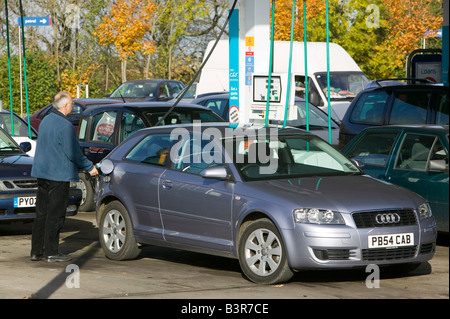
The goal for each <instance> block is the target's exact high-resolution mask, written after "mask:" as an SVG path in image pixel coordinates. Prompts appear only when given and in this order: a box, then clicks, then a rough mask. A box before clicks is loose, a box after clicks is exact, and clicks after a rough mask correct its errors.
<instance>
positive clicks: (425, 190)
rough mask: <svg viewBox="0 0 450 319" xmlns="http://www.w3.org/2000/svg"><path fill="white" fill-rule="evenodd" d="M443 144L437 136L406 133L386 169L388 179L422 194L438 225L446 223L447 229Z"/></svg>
mask: <svg viewBox="0 0 450 319" xmlns="http://www.w3.org/2000/svg"><path fill="white" fill-rule="evenodd" d="M444 145H445V144H444V143H443V141H442V140H441V139H440V138H439V136H436V135H428V134H417V133H409V134H406V135H405V136H404V138H403V140H402V144H401V145H400V149H399V151H398V156H397V159H396V161H395V164H394V165H393V168H390V169H389V171H388V172H387V176H388V177H387V181H389V182H391V183H394V184H396V185H400V186H403V187H405V188H407V189H410V190H412V191H414V192H416V193H418V194H419V195H421V196H422V197H424V198H425V199H426V200H427V201H428V203H429V204H430V206H431V210H432V212H433V215H434V216H435V218H436V221H437V223H438V225H445V224H446V225H447V230H446V231H448V211H449V204H448V198H449V187H448V178H449V176H448V150H447V149H446V148H445V147H444ZM440 163H441V164H442V165H440ZM437 166H440V167H441V168H438V169H436V167H437ZM445 167H447V170H445Z"/></svg>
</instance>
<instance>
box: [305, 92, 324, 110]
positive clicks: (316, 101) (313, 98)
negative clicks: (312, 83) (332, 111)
mask: <svg viewBox="0 0 450 319" xmlns="http://www.w3.org/2000/svg"><path fill="white" fill-rule="evenodd" d="M308 99H309V103H311V104H312V105H315V106H323V105H325V104H324V103H323V101H322V99H321V98H320V95H319V93H317V92H316V91H310V92H309V95H308Z"/></svg>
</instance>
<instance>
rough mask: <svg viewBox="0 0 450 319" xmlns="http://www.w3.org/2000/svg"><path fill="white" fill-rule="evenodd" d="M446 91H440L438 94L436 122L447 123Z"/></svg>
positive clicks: (447, 98) (447, 103)
mask: <svg viewBox="0 0 450 319" xmlns="http://www.w3.org/2000/svg"><path fill="white" fill-rule="evenodd" d="M448 100H449V97H448V93H444V92H441V93H439V95H438V102H437V110H436V124H444V125H448V109H449V102H448Z"/></svg>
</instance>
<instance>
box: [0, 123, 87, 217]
mask: <svg viewBox="0 0 450 319" xmlns="http://www.w3.org/2000/svg"><path fill="white" fill-rule="evenodd" d="M30 147H31V144H30V143H29V142H22V143H21V144H20V146H19V145H18V144H17V143H16V142H15V141H14V140H13V139H12V138H11V136H10V135H9V134H8V133H7V132H6V131H4V130H3V129H2V128H0V222H16V221H30V220H33V219H34V217H35V216H36V208H35V206H36V194H37V179H36V178H34V177H31V167H32V164H33V158H32V157H30V156H28V155H27V154H26V153H25V151H24V150H27V149H28V148H30ZM80 202H81V190H79V189H78V188H75V184H73V183H72V184H71V188H70V192H69V205H68V206H67V210H66V215H67V216H73V215H76V214H77V212H78V206H79V204H80Z"/></svg>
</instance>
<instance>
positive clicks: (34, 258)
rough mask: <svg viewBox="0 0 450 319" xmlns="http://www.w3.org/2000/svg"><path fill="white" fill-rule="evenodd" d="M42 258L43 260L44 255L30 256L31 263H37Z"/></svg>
mask: <svg viewBox="0 0 450 319" xmlns="http://www.w3.org/2000/svg"><path fill="white" fill-rule="evenodd" d="M42 258H44V255H31V257H30V260H31V261H39V260H41V259H42Z"/></svg>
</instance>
